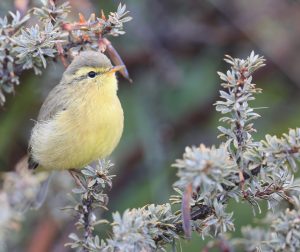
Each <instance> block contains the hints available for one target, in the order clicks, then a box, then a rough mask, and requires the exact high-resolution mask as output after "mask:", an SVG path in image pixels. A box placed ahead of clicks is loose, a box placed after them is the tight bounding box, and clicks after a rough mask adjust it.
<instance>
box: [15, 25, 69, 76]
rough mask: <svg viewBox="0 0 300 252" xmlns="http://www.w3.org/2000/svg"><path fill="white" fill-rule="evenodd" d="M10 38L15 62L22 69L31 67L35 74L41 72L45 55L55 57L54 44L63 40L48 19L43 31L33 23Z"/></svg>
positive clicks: (44, 63) (44, 64)
mask: <svg viewBox="0 0 300 252" xmlns="http://www.w3.org/2000/svg"><path fill="white" fill-rule="evenodd" d="M11 40H12V41H13V43H14V44H15V47H14V48H13V50H14V51H15V53H16V55H17V58H18V60H17V61H16V64H18V65H21V66H22V68H23V69H31V68H33V70H34V72H35V74H41V73H42V71H41V68H46V66H47V63H46V58H45V57H52V58H53V57H55V54H56V53H57V49H56V44H57V43H59V42H64V40H63V37H62V35H61V34H60V33H59V29H57V28H54V26H53V25H52V23H51V22H50V21H49V22H48V23H47V24H46V25H45V27H44V30H43V31H41V30H40V27H39V26H38V25H35V26H32V27H30V28H26V29H23V30H21V34H20V35H18V36H16V37H15V38H13V39H11Z"/></svg>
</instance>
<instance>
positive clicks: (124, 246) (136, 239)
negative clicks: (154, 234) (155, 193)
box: [108, 209, 156, 252]
mask: <svg viewBox="0 0 300 252" xmlns="http://www.w3.org/2000/svg"><path fill="white" fill-rule="evenodd" d="M147 217H148V216H147V213H146V214H144V211H143V210H142V209H132V210H126V211H125V212H124V213H123V216H121V215H120V214H119V213H115V214H113V220H114V222H113V237H112V239H109V240H108V245H110V246H111V247H113V249H114V250H115V251H124V252H131V251H132V252H138V251H154V250H155V248H156V246H155V242H154V241H153V239H152V238H151V236H150V234H149V230H148V227H147V224H148V223H147Z"/></svg>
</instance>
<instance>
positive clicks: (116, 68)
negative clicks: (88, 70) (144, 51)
mask: <svg viewBox="0 0 300 252" xmlns="http://www.w3.org/2000/svg"><path fill="white" fill-rule="evenodd" d="M124 68H125V66H124V65H119V66H113V67H111V68H110V69H109V70H108V71H107V73H115V72H118V71H120V70H122V69H124Z"/></svg>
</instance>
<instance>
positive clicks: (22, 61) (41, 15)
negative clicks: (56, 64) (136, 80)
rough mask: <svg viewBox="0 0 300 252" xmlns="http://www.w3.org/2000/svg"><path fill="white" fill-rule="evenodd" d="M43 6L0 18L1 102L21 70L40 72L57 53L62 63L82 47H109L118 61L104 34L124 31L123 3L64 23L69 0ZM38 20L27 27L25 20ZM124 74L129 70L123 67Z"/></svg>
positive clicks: (47, 1)
mask: <svg viewBox="0 0 300 252" xmlns="http://www.w3.org/2000/svg"><path fill="white" fill-rule="evenodd" d="M41 3H42V6H41V7H35V8H33V9H30V10H28V12H27V14H26V15H25V16H23V17H22V16H21V14H20V13H19V12H17V13H16V14H14V13H12V12H10V15H9V17H4V18H0V76H1V78H0V105H1V104H3V103H4V102H5V95H4V93H12V92H14V86H15V85H16V84H19V76H20V74H21V73H22V71H23V70H26V69H33V70H34V72H35V74H41V72H42V69H45V68H46V67H47V60H48V59H52V60H54V59H55V58H56V57H60V59H61V60H62V62H63V64H64V65H65V66H66V65H67V64H68V59H71V58H72V57H73V56H74V55H76V54H78V53H79V51H81V50H86V49H91V50H100V51H102V52H104V51H106V50H108V53H109V54H110V55H111V57H112V60H113V61H114V62H115V63H117V64H120V63H122V60H121V58H120V57H119V55H118V54H117V52H116V51H115V49H114V48H113V47H112V45H111V44H110V42H109V41H108V40H107V39H106V38H105V37H104V36H108V35H111V36H118V35H121V34H124V33H125V32H124V30H123V24H124V23H125V22H128V21H130V20H131V17H129V16H128V11H126V5H121V4H120V5H119V7H118V9H117V11H116V12H111V13H110V14H109V15H108V17H106V16H105V15H104V13H103V12H102V16H101V17H96V16H95V14H92V15H91V16H90V18H89V19H88V20H85V18H84V17H83V16H82V15H81V14H80V15H79V22H76V23H67V21H66V20H67V17H68V13H69V12H70V6H69V3H68V2H64V3H62V4H61V5H56V4H55V3H54V1H51V0H41ZM32 19H35V20H36V19H37V20H38V23H37V24H35V25H33V26H31V27H26V23H27V21H28V20H32ZM123 74H124V76H125V77H128V73H127V72H126V71H125V72H124V73H123Z"/></svg>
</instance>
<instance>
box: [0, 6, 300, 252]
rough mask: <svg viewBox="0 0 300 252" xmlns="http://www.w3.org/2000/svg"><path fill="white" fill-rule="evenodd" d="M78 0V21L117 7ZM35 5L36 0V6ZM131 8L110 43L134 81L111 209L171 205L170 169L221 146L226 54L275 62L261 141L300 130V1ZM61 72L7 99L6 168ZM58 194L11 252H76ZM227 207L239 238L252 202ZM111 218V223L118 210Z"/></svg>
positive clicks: (262, 83)
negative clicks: (187, 152)
mask: <svg viewBox="0 0 300 252" xmlns="http://www.w3.org/2000/svg"><path fill="white" fill-rule="evenodd" d="M20 1H21V0H20ZM24 1H25V0H24ZM70 2H71V5H72V7H73V11H72V15H71V16H72V18H73V19H76V18H77V16H76V15H77V13H78V12H81V13H83V14H84V15H85V16H86V17H88V16H89V14H90V13H92V12H96V13H99V12H100V9H101V8H102V9H104V11H105V12H106V13H108V12H109V11H114V10H116V8H117V5H118V4H119V2H118V1H104V0H103V1H96V0H94V1H91V0H71V1H70ZM36 3H38V1H32V2H31V6H32V5H33V4H36ZM123 3H126V4H127V8H128V10H130V12H131V13H130V14H131V16H132V17H133V20H132V21H131V22H129V23H126V24H125V31H126V34H125V35H124V36H121V37H117V38H110V39H111V42H112V43H113V45H114V46H115V48H116V49H117V51H118V52H119V54H120V55H121V56H122V58H123V60H124V62H125V64H126V65H127V67H128V70H129V73H130V75H131V78H132V79H133V81H134V82H133V84H130V83H128V82H127V81H126V80H124V79H123V78H122V77H120V78H119V79H120V81H119V96H120V100H121V102H122V105H123V108H124V112H125V129H124V134H123V137H122V140H121V142H120V145H119V147H118V148H117V150H116V151H115V152H114V154H113V156H112V159H113V160H114V163H115V164H116V168H115V172H116V173H117V177H116V178H115V179H114V183H113V189H112V190H111V191H110V192H109V197H110V203H109V208H110V210H111V211H113V212H114V211H117V210H118V211H120V212H122V211H124V210H125V209H126V208H134V207H141V206H143V205H145V204H147V203H156V204H159V203H164V202H166V201H167V200H168V198H169V196H170V195H171V194H172V193H173V191H172V184H173V183H174V182H175V180H176V169H175V168H172V167H171V164H172V163H173V162H174V160H175V159H176V158H180V157H181V156H182V153H183V151H184V148H185V146H189V145H199V144H200V143H204V144H205V145H208V146H210V145H213V144H216V145H217V144H219V143H220V140H218V139H217V135H218V131H217V129H216V127H217V126H218V125H219V122H218V119H219V117H220V115H219V114H218V113H216V111H215V109H214V107H213V105H212V104H213V103H214V102H215V101H216V100H217V99H218V90H219V88H220V86H219V83H220V81H219V79H218V76H217V74H216V72H217V71H226V70H227V67H228V66H226V65H225V63H224V62H223V61H222V59H223V57H224V54H230V55H232V56H233V57H240V58H243V57H246V56H248V55H249V54H250V52H251V51H252V50H254V51H255V52H256V53H259V54H261V55H264V56H265V57H266V59H267V62H266V63H267V66H266V67H264V68H263V69H261V70H260V71H259V72H257V73H256V74H255V76H254V82H255V83H257V85H258V87H261V88H262V89H263V93H262V94H260V95H258V96H257V100H256V101H255V102H254V103H255V107H268V108H267V109H263V110H260V111H259V112H260V114H261V115H262V118H261V119H259V120H257V122H256V124H255V127H256V129H257V130H258V132H257V134H255V136H254V138H255V139H256V140H259V139H261V138H263V137H264V135H265V134H267V133H269V134H281V133H283V132H287V130H288V128H295V127H297V126H299V125H300V116H299V114H300V113H299V112H300V106H299V105H300V99H299V94H300V89H299V86H300V70H299V68H300V57H299V56H300V50H299V49H300V48H299V47H300V40H299V37H300V15H299V11H300V4H299V2H298V1H292V0H290V1H288V0H263V1H261V0H252V1H247V0H235V1H233V0H226V1H221V0H211V1H209V0H203V1H201V0H198V1H196V0H195V1H193V0H186V1H182V0H164V1H160V0H146V1H140V0H129V1H123ZM0 9H1V11H0V13H1V16H2V17H3V15H5V14H6V13H7V11H8V10H14V6H13V2H12V1H6V2H5V3H4V2H2V1H1V3H0ZM63 70H64V69H63V67H62V65H61V64H55V63H50V67H49V68H48V69H47V71H46V72H44V73H43V75H42V76H34V75H33V74H32V73H30V72H27V73H24V75H23V76H22V77H21V84H20V86H19V87H17V88H16V93H15V95H13V96H12V95H11V96H9V97H8V101H7V102H6V104H5V106H4V107H3V108H0V167H1V170H12V169H13V168H14V166H15V164H16V163H17V161H18V160H19V159H20V158H21V157H22V156H23V155H24V154H25V153H26V148H27V141H28V138H29V134H30V130H31V127H32V125H33V121H32V120H31V119H34V118H36V116H37V113H38V110H39V107H40V105H41V103H42V101H43V99H44V98H45V96H46V95H47V93H48V91H49V90H50V89H51V88H52V87H53V85H55V84H57V83H58V82H59V80H60V78H61V75H62V72H63ZM63 178H64V179H62V178H61V176H60V178H59V179H57V180H55V181H54V182H53V184H54V185H53V186H55V184H56V185H57V184H59V185H60V186H61V187H68V185H69V183H70V180H69V178H68V174H67V173H66V175H64V177H63ZM57 188H60V187H57ZM68 190H69V189H68ZM56 194H57V192H56V193H55V195H56ZM52 195H53V188H52V190H50V193H49V197H48V200H47V203H48V204H46V206H45V207H44V208H43V209H41V210H40V211H39V212H38V213H36V212H34V213H30V214H29V215H28V216H27V217H26V221H25V222H24V225H23V227H21V229H20V232H19V233H18V235H14V236H12V237H11V240H12V241H13V242H12V244H13V245H12V246H11V249H12V250H11V251H30V252H33V251H37V252H38V251H39V252H40V251H57V252H59V251H68V249H67V248H64V247H63V244H64V243H65V242H66V241H68V238H67V236H68V234H69V233H70V232H71V231H72V230H73V219H72V218H68V217H66V216H65V217H63V215H62V214H61V213H60V212H56V213H53V211H52V210H53V209H52V208H55V209H59V208H60V207H62V206H64V205H63V204H65V199H64V198H65V197H66V196H65V195H66V192H65V191H63V193H62V196H61V198H63V200H56V201H53V200H52V199H51V197H52ZM229 208H230V209H231V210H234V212H235V215H234V219H235V220H236V221H235V223H236V232H235V233H233V234H232V235H233V236H238V235H239V234H240V226H241V225H245V224H248V223H251V222H249V220H250V219H252V216H253V215H252V210H251V207H249V205H248V204H246V203H240V204H236V203H232V204H231V205H230V206H229ZM59 211H60V210H59ZM262 216H263V215H257V216H256V218H261V217H262ZM69 217H70V215H69ZM106 217H107V218H108V219H110V218H111V213H109V214H107V216H106ZM254 222H255V220H254ZM100 232H101V234H103V236H104V235H105V236H106V235H107V233H105V231H102V230H100ZM205 242H206V241H205ZM205 242H203V241H202V239H201V237H200V236H197V235H195V236H194V237H193V239H192V242H190V243H187V242H182V246H183V251H199V250H200V248H201V246H203V244H205ZM38 244H39V245H38ZM38 246H42V247H38Z"/></svg>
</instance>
